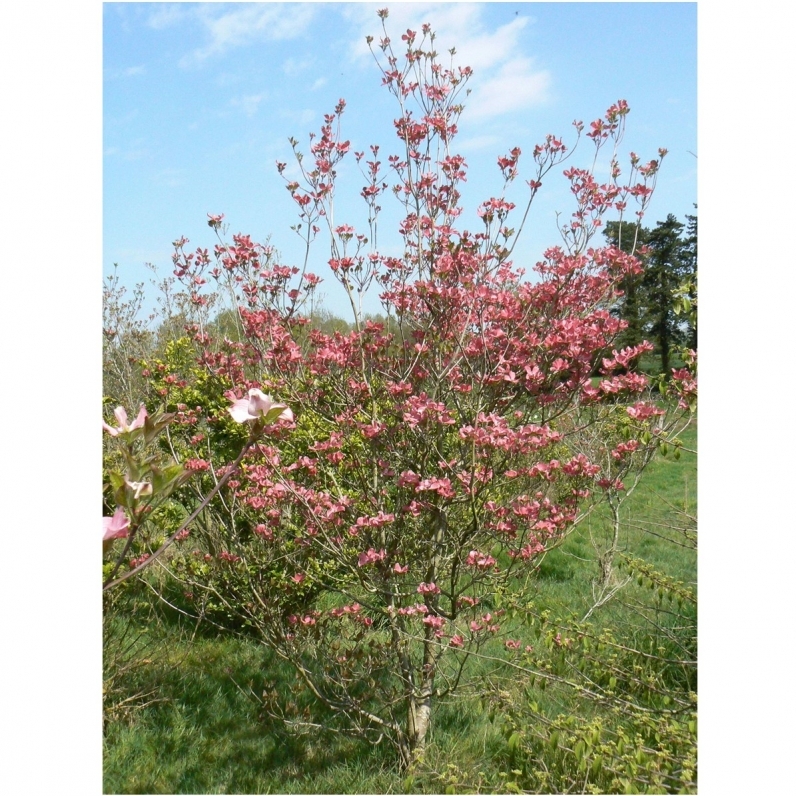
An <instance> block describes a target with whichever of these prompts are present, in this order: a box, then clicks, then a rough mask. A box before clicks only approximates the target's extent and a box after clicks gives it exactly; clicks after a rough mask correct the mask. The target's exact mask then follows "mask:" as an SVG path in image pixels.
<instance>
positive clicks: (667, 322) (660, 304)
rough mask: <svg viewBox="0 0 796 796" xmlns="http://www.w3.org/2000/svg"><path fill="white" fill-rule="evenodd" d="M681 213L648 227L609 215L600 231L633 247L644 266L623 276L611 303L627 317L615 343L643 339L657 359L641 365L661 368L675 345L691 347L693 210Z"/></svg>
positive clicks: (620, 244) (694, 329)
mask: <svg viewBox="0 0 796 796" xmlns="http://www.w3.org/2000/svg"><path fill="white" fill-rule="evenodd" d="M685 218H686V223H685V224H683V223H682V222H680V221H678V220H677V218H676V217H675V216H674V215H672V214H671V213H669V214H668V215H667V216H666V220H665V221H658V222H657V224H656V225H655V227H654V228H653V229H649V228H647V227H640V226H639V225H638V224H628V223H623V224H622V225H621V227H620V226H619V224H618V223H617V222H615V221H611V222H609V223H608V224H607V225H606V227H605V231H604V234H605V236H606V238H607V239H608V242H609V243H611V244H613V245H614V246H618V247H619V248H620V249H622V251H627V252H631V251H634V249H635V253H636V255H637V256H638V257H639V258H640V259H641V262H642V264H643V266H644V271H643V272H642V273H641V274H638V275H636V276H628V277H627V278H625V280H624V284H623V291H624V296H623V297H622V299H621V300H620V301H619V303H617V305H616V306H615V307H614V308H613V312H614V313H615V314H616V315H618V316H619V317H620V318H622V320H624V321H626V322H627V328H626V329H625V330H624V332H622V334H621V336H620V338H619V340H618V341H617V344H618V345H617V347H619V348H621V347H623V346H633V345H637V344H638V343H640V342H641V341H642V340H644V339H648V340H649V341H650V342H651V343H654V345H655V354H654V357H655V359H656V360H657V362H654V363H650V362H649V360H647V361H646V362H642V366H646V367H645V368H644V369H652V368H654V367H655V366H656V365H658V364H659V366H660V370H661V371H662V372H663V373H668V372H669V370H670V368H671V367H673V366H674V365H675V364H676V363H675V362H674V361H673V360H674V359H675V357H676V349H677V348H678V347H685V348H689V349H693V350H696V348H697V321H696V312H695V309H696V300H697V216H696V215H693V216H691V215H687V216H686V217H685ZM684 310H685V311H684Z"/></svg>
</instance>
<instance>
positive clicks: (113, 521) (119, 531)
mask: <svg viewBox="0 0 796 796" xmlns="http://www.w3.org/2000/svg"><path fill="white" fill-rule="evenodd" d="M129 528H130V520H128V519H127V515H126V514H125V513H124V509H122V508H121V506H119V507H117V509H116V511H115V512H114V513H113V516H112V517H103V518H102V541H103V542H105V541H108V540H110V539H123V538H125V537H126V536H127V535H128V533H129Z"/></svg>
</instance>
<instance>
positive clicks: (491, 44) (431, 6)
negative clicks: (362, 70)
mask: <svg viewBox="0 0 796 796" xmlns="http://www.w3.org/2000/svg"><path fill="white" fill-rule="evenodd" d="M379 7H380V6H379V5H376V4H371V3H362V4H356V5H351V6H347V7H346V9H345V11H344V14H345V15H346V16H347V17H348V18H349V19H350V20H351V21H353V22H354V23H355V24H356V26H357V39H356V41H355V42H352V45H351V52H352V57H353V58H354V59H359V58H360V57H362V56H364V55H368V57H370V51H369V48H368V46H367V44H366V42H365V37H366V36H367V35H371V36H373V38H374V42H373V47H374V49H375V50H376V52H377V53H378V52H379V50H378V47H377V44H378V41H379V39H380V38H381V35H382V34H381V20H379V19H378V17H377V16H376V10H377V9H378V8H379ZM389 11H390V14H389V17H388V18H387V33H388V35H389V36H390V38H391V40H392V45H393V49H394V50H395V52H396V54H397V55H398V56H399V57H400V53H401V47H402V44H403V42H402V41H401V39H400V37H401V35H402V34H403V33H404V32H405V31H406V29H407V28H409V29H411V30H413V31H415V32H416V33H417V35H418V42H419V39H420V37H421V36H422V30H421V28H422V25H423V23H425V22H428V23H429V24H430V25H431V27H432V30H433V31H434V33H435V34H436V39H435V42H434V46H435V49H436V50H437V52H438V53H439V54H440V60H441V62H442V63H447V62H448V56H447V55H446V53H447V51H448V50H450V49H451V48H453V47H455V48H456V54H455V56H454V60H453V63H454V65H455V66H465V65H466V66H470V67H472V69H473V72H474V80H473V81H472V83H471V84H470V86H471V88H472V89H473V93H472V95H471V96H470V97H469V98H468V99H467V100H465V104H466V105H467V116H468V118H469V119H481V120H483V119H491V118H496V117H499V116H503V115H505V114H507V113H510V112H512V111H515V110H520V109H524V108H528V107H529V106H532V105H536V104H539V103H541V102H544V101H545V100H546V98H547V96H548V90H549V88H550V85H551V76H550V73H549V72H548V71H546V70H544V69H539V68H536V67H535V66H534V62H533V61H532V60H531V58H530V57H529V55H528V53H527V52H526V51H524V49H523V46H522V45H523V42H522V39H521V33H522V31H523V30H524V28H525V27H526V25H527V24H528V23H529V21H532V20H531V18H529V17H526V16H522V17H519V16H518V17H515V18H514V19H512V20H511V21H510V22H508V23H506V24H505V25H501V26H500V27H498V28H496V29H494V30H488V29H487V28H486V23H485V21H484V11H485V6H484V4H481V3H400V4H398V5H395V6H390V8H389Z"/></svg>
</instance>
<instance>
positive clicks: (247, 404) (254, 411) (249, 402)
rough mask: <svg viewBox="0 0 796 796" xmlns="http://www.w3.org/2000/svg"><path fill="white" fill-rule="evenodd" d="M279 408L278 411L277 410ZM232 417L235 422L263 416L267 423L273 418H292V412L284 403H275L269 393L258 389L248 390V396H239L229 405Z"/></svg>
mask: <svg viewBox="0 0 796 796" xmlns="http://www.w3.org/2000/svg"><path fill="white" fill-rule="evenodd" d="M277 410H279V411H277ZM229 413H230V414H231V415H232V419H233V420H235V422H237V423H247V422H248V421H249V420H258V419H259V418H261V417H262V418H265V421H266V422H267V423H272V422H273V421H274V420H293V412H292V411H291V410H290V409H289V408H288V407H287V406H285V404H280V403H277V402H276V401H274V400H273V398H271V396H270V395H264V394H263V393H262V392H261V391H260V390H249V397H248V398H239V399H238V400H235V401H234V402H233V404H232V406H230V407H229Z"/></svg>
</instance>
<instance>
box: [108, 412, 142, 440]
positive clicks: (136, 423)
mask: <svg viewBox="0 0 796 796" xmlns="http://www.w3.org/2000/svg"><path fill="white" fill-rule="evenodd" d="M113 414H114V415H115V416H116V420H117V421H118V423H119V426H118V428H113V427H112V426H109V425H108V424H107V423H106V422H105V421H103V422H102V427H103V428H104V429H105V430H106V431H107V432H108V433H109V434H110V435H111V436H112V437H118V436H119V434H126V433H127V432H129V431H135V429H137V428H143V426H144V421H145V420H146V418H147V413H146V407H145V406H144V405H143V404H141V408H140V409H139V410H138V417H136V419H135V420H133V422H132V423H130V424H128V423H127V412H125V411H124V408H123V407H121V406H117V407H116V409H114V410H113Z"/></svg>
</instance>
